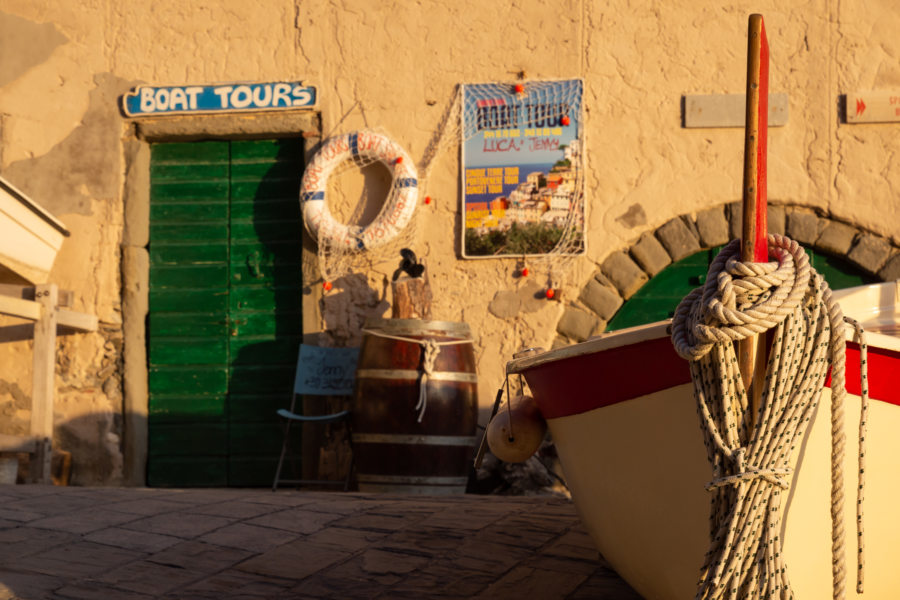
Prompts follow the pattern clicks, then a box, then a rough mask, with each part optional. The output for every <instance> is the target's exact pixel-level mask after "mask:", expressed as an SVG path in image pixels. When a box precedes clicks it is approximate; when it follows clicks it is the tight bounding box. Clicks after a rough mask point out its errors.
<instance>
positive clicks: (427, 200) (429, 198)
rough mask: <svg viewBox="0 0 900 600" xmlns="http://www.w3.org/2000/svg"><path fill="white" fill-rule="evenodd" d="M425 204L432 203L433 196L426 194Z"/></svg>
mask: <svg viewBox="0 0 900 600" xmlns="http://www.w3.org/2000/svg"><path fill="white" fill-rule="evenodd" d="M425 204H431V196H425Z"/></svg>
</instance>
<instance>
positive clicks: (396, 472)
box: [351, 319, 478, 494]
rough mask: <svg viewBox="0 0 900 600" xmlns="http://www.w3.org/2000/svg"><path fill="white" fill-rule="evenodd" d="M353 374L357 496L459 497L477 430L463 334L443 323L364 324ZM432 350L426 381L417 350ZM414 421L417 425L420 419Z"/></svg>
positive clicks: (471, 367) (458, 326) (465, 330)
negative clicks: (433, 345) (422, 393)
mask: <svg viewBox="0 0 900 600" xmlns="http://www.w3.org/2000/svg"><path fill="white" fill-rule="evenodd" d="M365 330H366V333H365V336H364V337H363V342H362V348H361V350H360V354H359V363H358V364H357V370H356V387H355V390H354V394H353V404H352V410H351V440H352V443H353V457H354V463H355V465H356V479H357V482H358V484H359V490H360V491H364V492H392V493H406V494H461V493H463V492H465V489H466V482H467V480H468V474H469V470H470V469H471V465H472V453H473V447H474V445H475V443H476V426H477V422H478V390H477V376H476V374H475V355H474V350H473V347H472V342H471V335H470V332H469V326H468V325H467V324H465V323H451V322H447V321H423V320H418V319H369V320H368V321H367V322H366V325H365ZM426 340H432V341H434V342H435V343H437V344H439V346H438V348H439V351H438V353H437V356H436V358H435V361H434V366H433V369H432V373H431V374H430V375H429V376H428V377H427V378H426V381H425V406H424V413H421V406H419V408H417V405H419V401H420V391H419V388H420V380H421V379H422V374H423V372H424V361H425V351H424V350H425V349H424V345H423V343H422V342H425V341H426ZM420 414H421V421H420V420H419V416H420Z"/></svg>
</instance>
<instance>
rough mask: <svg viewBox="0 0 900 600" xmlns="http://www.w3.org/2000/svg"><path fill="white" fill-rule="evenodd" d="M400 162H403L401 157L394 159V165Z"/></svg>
mask: <svg viewBox="0 0 900 600" xmlns="http://www.w3.org/2000/svg"><path fill="white" fill-rule="evenodd" d="M402 162H403V157H402V156H398V157H397V158H396V159H394V164H397V165H399V164H400V163H402Z"/></svg>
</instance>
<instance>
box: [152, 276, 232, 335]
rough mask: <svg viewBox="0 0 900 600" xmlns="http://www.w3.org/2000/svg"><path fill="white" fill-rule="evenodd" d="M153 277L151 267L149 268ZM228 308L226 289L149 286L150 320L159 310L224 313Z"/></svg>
mask: <svg viewBox="0 0 900 600" xmlns="http://www.w3.org/2000/svg"><path fill="white" fill-rule="evenodd" d="M150 277H151V278H152V277H153V268H152V267H151V269H150ZM227 310H228V292H227V291H226V290H214V291H212V290H172V289H166V288H162V289H158V290H157V289H153V288H150V322H151V323H153V316H154V315H155V314H156V313H160V312H178V313H182V314H187V313H218V312H221V313H224V312H225V311H227Z"/></svg>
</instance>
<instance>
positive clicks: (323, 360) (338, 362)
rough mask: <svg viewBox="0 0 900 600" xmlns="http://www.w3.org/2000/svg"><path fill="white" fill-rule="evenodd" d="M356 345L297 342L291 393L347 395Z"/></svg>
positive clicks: (355, 361)
mask: <svg viewBox="0 0 900 600" xmlns="http://www.w3.org/2000/svg"><path fill="white" fill-rule="evenodd" d="M358 359H359V348H324V347H322V346H309V345H307V344H301V345H300V353H299V354H298V356H297V375H296V376H295V378H294V393H295V394H310V395H317V396H348V395H350V394H352V393H353V381H354V379H355V372H356V363H357V360H358Z"/></svg>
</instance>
